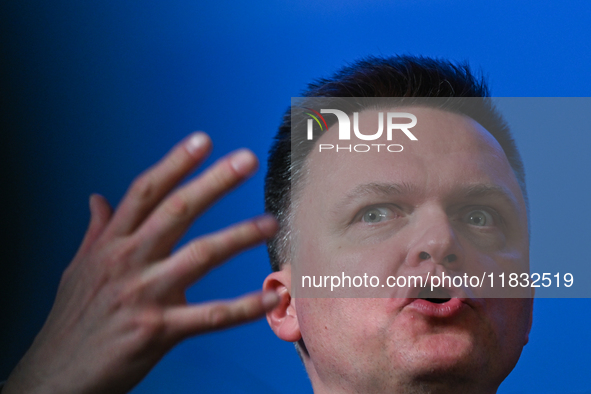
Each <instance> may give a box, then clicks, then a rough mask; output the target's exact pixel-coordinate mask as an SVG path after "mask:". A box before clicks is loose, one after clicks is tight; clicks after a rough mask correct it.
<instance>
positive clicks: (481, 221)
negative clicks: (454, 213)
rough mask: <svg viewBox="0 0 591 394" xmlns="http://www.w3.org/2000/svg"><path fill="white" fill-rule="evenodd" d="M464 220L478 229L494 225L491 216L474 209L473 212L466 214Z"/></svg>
mask: <svg viewBox="0 0 591 394" xmlns="http://www.w3.org/2000/svg"><path fill="white" fill-rule="evenodd" d="M464 220H465V221H466V223H468V224H471V225H472V226H478V227H485V226H492V225H494V224H495V221H494V219H493V217H492V215H491V214H490V213H488V212H486V211H484V210H482V209H476V210H474V211H470V212H468V214H467V215H466V216H465V217H464Z"/></svg>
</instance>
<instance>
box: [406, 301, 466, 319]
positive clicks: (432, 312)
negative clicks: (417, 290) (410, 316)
mask: <svg viewBox="0 0 591 394" xmlns="http://www.w3.org/2000/svg"><path fill="white" fill-rule="evenodd" d="M466 307H467V305H466V303H464V302H463V300H462V299H461V298H452V299H450V300H449V301H447V302H444V303H442V304H435V303H433V302H429V301H426V300H422V299H420V298H416V299H413V301H412V302H411V303H409V304H408V305H407V308H410V309H412V310H414V311H416V312H419V313H420V314H422V315H424V316H428V317H439V318H448V317H453V316H456V315H459V314H460V313H461V312H462V310H463V309H465V308H466Z"/></svg>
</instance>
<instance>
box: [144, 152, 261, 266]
mask: <svg viewBox="0 0 591 394" xmlns="http://www.w3.org/2000/svg"><path fill="white" fill-rule="evenodd" d="M257 166H258V161H257V158H256V156H255V155H254V154H253V153H252V152H251V151H249V150H247V149H241V150H239V151H236V152H234V153H233V154H231V155H230V156H229V157H226V158H224V159H222V160H220V161H218V162H217V163H216V164H214V165H213V166H212V167H211V168H209V169H208V170H207V171H205V172H204V173H203V174H202V175H201V176H199V177H198V178H197V179H195V180H194V181H193V182H191V183H190V184H188V185H186V186H184V187H183V188H181V189H179V190H177V191H175V192H174V193H173V194H172V195H171V196H170V197H168V198H167V199H166V200H165V201H163V202H162V204H161V205H160V206H159V207H158V208H156V210H155V211H154V212H153V214H152V215H150V217H149V218H148V219H147V220H146V222H145V223H144V224H143V225H142V226H141V228H140V229H139V230H138V232H137V234H136V236H137V237H138V239H140V240H141V244H142V245H144V250H143V253H144V254H145V255H149V256H151V257H153V258H156V259H159V258H162V257H164V256H165V255H168V254H169V253H170V250H171V249H172V247H173V246H174V245H175V244H176V243H177V242H178V240H179V239H180V237H181V236H182V235H183V234H184V233H185V231H186V230H187V229H188V228H189V226H191V224H192V222H193V221H194V220H195V218H196V217H197V216H198V215H199V214H200V213H202V212H203V211H205V210H206V209H207V208H208V207H209V206H210V205H211V204H213V203H214V202H215V201H216V200H218V199H219V198H220V197H222V196H223V195H224V194H226V193H227V192H229V191H230V190H231V189H233V188H234V187H236V186H237V185H238V184H239V183H240V182H242V181H243V180H244V179H246V177H247V176H248V175H250V174H252V173H253V172H254V171H255V170H256V168H257Z"/></svg>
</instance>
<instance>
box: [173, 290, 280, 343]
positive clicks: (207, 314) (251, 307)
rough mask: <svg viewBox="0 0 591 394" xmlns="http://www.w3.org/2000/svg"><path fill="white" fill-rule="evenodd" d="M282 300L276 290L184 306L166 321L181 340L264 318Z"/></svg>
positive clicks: (174, 335) (175, 308)
mask: <svg viewBox="0 0 591 394" xmlns="http://www.w3.org/2000/svg"><path fill="white" fill-rule="evenodd" d="M278 303H279V296H278V295H277V294H276V293H275V292H273V291H268V292H264V293H262V292H260V293H256V294H250V295H247V296H243V297H240V298H237V299H235V300H232V301H218V302H210V303H206V304H201V305H193V306H180V307H174V308H172V309H169V310H167V311H166V312H165V315H164V319H165V324H166V326H167V327H169V330H170V333H171V335H172V336H173V337H175V338H177V339H179V340H180V339H182V338H186V337H188V336H192V335H196V334H202V333H206V332H209V331H213V330H220V329H223V328H227V327H231V326H235V325H238V324H242V323H246V322H249V321H252V320H255V319H259V318H261V317H263V315H264V314H265V313H266V312H267V311H269V310H271V309H273V307H275V306H276V305H277V304H278Z"/></svg>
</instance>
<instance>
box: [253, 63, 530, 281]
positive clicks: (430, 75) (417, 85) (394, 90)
mask: <svg viewBox="0 0 591 394" xmlns="http://www.w3.org/2000/svg"><path fill="white" fill-rule="evenodd" d="M302 97H304V98H315V97H335V98H349V97H360V98H369V97H379V98H383V97H396V98H400V99H401V100H402V99H404V100H405V101H404V103H405V105H409V104H413V103H417V102H420V101H419V100H418V99H420V98H425V97H428V98H445V97H455V98H466V100H456V99H454V100H449V101H446V100H438V101H437V103H438V104H437V107H438V108H441V109H443V110H446V111H449V112H455V113H460V114H463V115H466V116H468V117H470V118H472V119H474V120H475V121H477V122H478V123H480V124H481V125H482V126H483V127H484V128H485V129H486V130H488V132H490V134H491V135H492V136H493V137H494V138H495V139H496V140H497V141H498V143H499V145H500V146H501V148H502V149H503V151H504V152H505V155H506V156H507V159H508V160H509V164H510V165H511V168H512V169H513V172H514V173H515V175H516V177H517V180H518V182H519V185H520V187H521V191H522V193H523V197H524V199H525V201H526V205H527V193H526V188H525V172H524V168H523V161H522V160H521V156H520V154H519V151H518V150H517V146H516V144H515V141H514V140H513V137H512V135H511V132H510V130H509V127H508V126H507V124H506V122H505V121H504V119H503V118H502V116H501V115H500V113H499V112H498V111H497V109H496V108H495V106H494V104H493V103H492V101H491V100H490V96H489V89H488V87H487V85H486V81H485V79H484V77H483V76H482V74H481V73H480V74H479V75H475V74H474V73H473V72H472V71H471V69H470V67H469V65H468V64H467V63H453V62H450V61H448V60H442V59H433V58H427V57H419V56H391V57H376V56H371V57H367V58H364V59H361V60H359V61H356V62H354V63H352V64H350V65H347V66H345V67H343V68H342V69H340V70H339V71H337V72H336V73H334V74H333V75H332V76H331V77H329V78H321V79H318V80H316V81H315V82H313V83H311V84H309V85H308V89H306V90H305V91H304V92H303V93H302ZM474 97H476V98H481V99H480V100H474V99H468V98H474ZM421 103H422V104H424V102H421ZM427 105H429V104H427ZM363 106H365V107H367V105H366V104H359V106H357V107H356V108H350V109H351V111H353V110H355V111H358V110H361V109H363ZM292 118H293V117H292V108H291V107H290V108H289V109H288V110H287V111H286V112H285V114H284V116H283V122H282V123H281V125H280V126H279V130H278V132H277V134H276V136H275V141H274V143H273V146H272V148H271V150H270V152H269V159H268V170H267V176H266V179H265V209H266V211H267V212H269V213H271V214H273V215H274V216H275V217H276V218H277V219H278V221H279V227H280V230H279V232H278V233H277V235H276V236H275V237H274V238H272V239H271V240H269V242H268V243H267V248H268V251H269V257H270V260H271V267H272V268H273V270H274V271H278V270H279V269H281V266H282V264H283V262H284V261H285V258H286V253H287V248H288V245H289V238H290V229H289V217H290V212H291V208H292V201H291V192H292V183H295V181H296V176H295V174H298V173H299V172H300V170H301V168H302V166H303V164H304V162H305V158H306V156H307V155H308V153H309V152H310V151H311V149H312V147H313V145H314V142H315V141H312V142H311V143H307V145H302V144H305V143H306V142H305V141H303V140H302V141H299V144H298V155H299V157H292V150H291V146H292V135H291V130H292V126H294V127H295V124H292ZM328 127H330V125H328ZM315 137H316V136H315ZM318 137H319V136H318ZM315 139H317V138H315ZM300 146H303V149H299V148H300Z"/></svg>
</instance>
